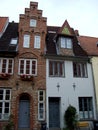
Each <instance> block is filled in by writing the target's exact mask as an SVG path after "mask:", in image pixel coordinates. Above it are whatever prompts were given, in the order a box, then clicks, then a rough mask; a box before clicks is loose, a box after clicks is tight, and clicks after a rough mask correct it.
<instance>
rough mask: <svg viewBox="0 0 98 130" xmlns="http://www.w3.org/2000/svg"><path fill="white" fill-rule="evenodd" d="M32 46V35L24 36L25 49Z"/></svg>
mask: <svg viewBox="0 0 98 130" xmlns="http://www.w3.org/2000/svg"><path fill="white" fill-rule="evenodd" d="M29 46H30V35H27V34H25V35H24V41H23V47H25V48H29Z"/></svg>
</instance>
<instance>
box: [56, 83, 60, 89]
mask: <svg viewBox="0 0 98 130" xmlns="http://www.w3.org/2000/svg"><path fill="white" fill-rule="evenodd" d="M56 87H57V88H58V91H59V88H60V85H59V83H57V86H56Z"/></svg>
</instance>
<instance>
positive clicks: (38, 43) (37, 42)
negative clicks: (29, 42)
mask: <svg viewBox="0 0 98 130" xmlns="http://www.w3.org/2000/svg"><path fill="white" fill-rule="evenodd" d="M40 46H41V37H40V36H39V35H35V37H34V48H36V49H40Z"/></svg>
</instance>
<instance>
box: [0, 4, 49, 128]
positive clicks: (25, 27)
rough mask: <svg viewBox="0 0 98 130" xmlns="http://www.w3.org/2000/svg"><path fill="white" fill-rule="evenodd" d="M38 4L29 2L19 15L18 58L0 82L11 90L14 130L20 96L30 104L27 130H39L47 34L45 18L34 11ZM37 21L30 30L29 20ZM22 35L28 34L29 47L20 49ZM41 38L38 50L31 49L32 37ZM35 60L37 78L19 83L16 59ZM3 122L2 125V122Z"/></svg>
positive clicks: (44, 88)
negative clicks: (23, 96)
mask: <svg viewBox="0 0 98 130" xmlns="http://www.w3.org/2000/svg"><path fill="white" fill-rule="evenodd" d="M37 8H38V3H37V2H31V3H30V8H26V9H25V14H21V15H20V20H19V30H18V31H19V41H18V55H17V56H16V57H15V59H14V73H13V75H12V76H11V77H10V78H9V80H0V86H2V87H9V88H11V114H13V115H14V123H15V130H18V120H19V103H20V97H21V96H22V95H23V94H24V95H25V96H27V97H28V98H29V101H30V130H34V129H40V121H39V120H38V90H46V70H45V68H46V61H45V58H44V56H43V54H44V49H45V36H46V31H47V19H46V18H44V17H42V11H41V10H38V9H37ZM31 18H34V19H36V21H37V25H36V27H30V19H31ZM24 34H29V35H30V47H29V48H24V47H23V36H24ZM36 34H38V35H40V37H41V47H40V49H35V48H34V36H35V35H36ZM20 58H23V59H36V60H37V75H36V76H33V81H22V80H21V78H20V75H19V74H18V69H19V59H20ZM2 123H3V122H0V127H1V126H2ZM4 123H5V122H4Z"/></svg>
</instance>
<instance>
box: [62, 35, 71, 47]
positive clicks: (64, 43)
mask: <svg viewBox="0 0 98 130" xmlns="http://www.w3.org/2000/svg"><path fill="white" fill-rule="evenodd" d="M60 45H61V48H68V49H71V48H72V40H71V39H70V38H67V37H61V38H60Z"/></svg>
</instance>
